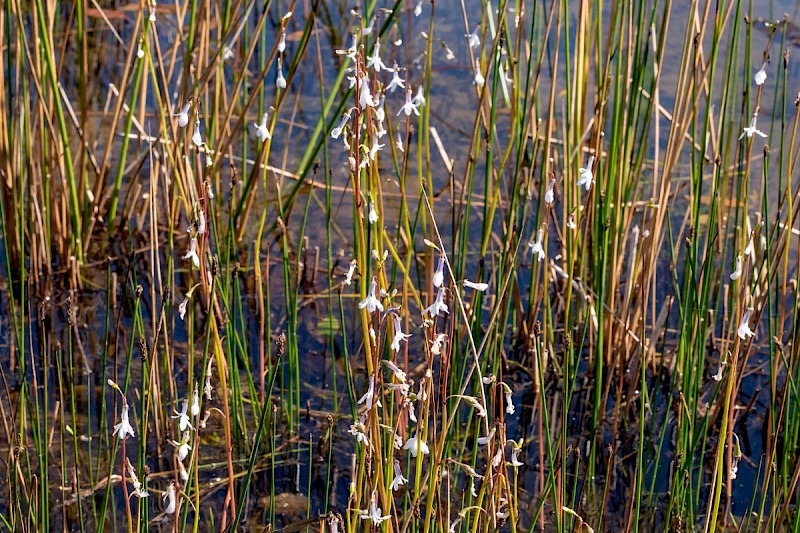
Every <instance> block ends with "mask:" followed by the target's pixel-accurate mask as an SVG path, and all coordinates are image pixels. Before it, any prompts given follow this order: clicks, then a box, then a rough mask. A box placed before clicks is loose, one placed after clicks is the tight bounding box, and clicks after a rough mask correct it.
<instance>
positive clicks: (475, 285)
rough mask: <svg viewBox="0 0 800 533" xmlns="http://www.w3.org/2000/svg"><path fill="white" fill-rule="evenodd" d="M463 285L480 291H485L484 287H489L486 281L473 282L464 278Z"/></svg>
mask: <svg viewBox="0 0 800 533" xmlns="http://www.w3.org/2000/svg"><path fill="white" fill-rule="evenodd" d="M464 286H465V287H467V288H469V289H475V290H476V291H481V292H483V291H485V290H486V289H488V288H489V284H488V283H475V282H472V281H470V280H468V279H465V280H464Z"/></svg>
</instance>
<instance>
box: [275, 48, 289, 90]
mask: <svg viewBox="0 0 800 533" xmlns="http://www.w3.org/2000/svg"><path fill="white" fill-rule="evenodd" d="M275 86H276V87H277V88H278V89H285V88H286V78H284V77H283V62H282V61H281V58H280V56H278V74H277V77H276V78H275Z"/></svg>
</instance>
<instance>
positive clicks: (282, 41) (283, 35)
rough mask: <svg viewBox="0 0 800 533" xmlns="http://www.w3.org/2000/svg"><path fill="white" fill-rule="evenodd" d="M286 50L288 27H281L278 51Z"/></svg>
mask: <svg viewBox="0 0 800 533" xmlns="http://www.w3.org/2000/svg"><path fill="white" fill-rule="evenodd" d="M284 50H286V28H281V36H280V37H279V38H278V52H280V53H283V51H284Z"/></svg>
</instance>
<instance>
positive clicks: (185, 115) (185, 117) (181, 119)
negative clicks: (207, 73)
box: [172, 99, 192, 128]
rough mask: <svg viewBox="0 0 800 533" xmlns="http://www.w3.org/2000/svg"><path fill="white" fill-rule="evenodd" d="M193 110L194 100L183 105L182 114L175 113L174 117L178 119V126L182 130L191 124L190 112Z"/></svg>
mask: <svg viewBox="0 0 800 533" xmlns="http://www.w3.org/2000/svg"><path fill="white" fill-rule="evenodd" d="M191 108H192V100H191V99H189V100H186V103H185V104H183V107H182V108H181V110H180V113H175V114H174V115H172V116H174V117H178V126H180V127H181V128H185V127H186V125H187V124H188V123H189V110H190V109H191Z"/></svg>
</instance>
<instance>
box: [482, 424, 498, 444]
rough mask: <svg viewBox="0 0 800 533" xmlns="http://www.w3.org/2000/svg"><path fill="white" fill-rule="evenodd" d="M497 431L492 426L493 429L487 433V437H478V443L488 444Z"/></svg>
mask: <svg viewBox="0 0 800 533" xmlns="http://www.w3.org/2000/svg"><path fill="white" fill-rule="evenodd" d="M495 431H496V430H495V428H492V430H491V431H490V432H489V434H488V435H486V436H485V437H478V445H480V446H486V445H487V444H489V443H490V442H492V439H493V438H494V433H495Z"/></svg>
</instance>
